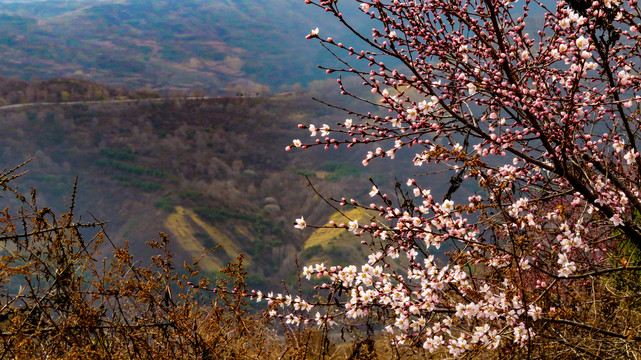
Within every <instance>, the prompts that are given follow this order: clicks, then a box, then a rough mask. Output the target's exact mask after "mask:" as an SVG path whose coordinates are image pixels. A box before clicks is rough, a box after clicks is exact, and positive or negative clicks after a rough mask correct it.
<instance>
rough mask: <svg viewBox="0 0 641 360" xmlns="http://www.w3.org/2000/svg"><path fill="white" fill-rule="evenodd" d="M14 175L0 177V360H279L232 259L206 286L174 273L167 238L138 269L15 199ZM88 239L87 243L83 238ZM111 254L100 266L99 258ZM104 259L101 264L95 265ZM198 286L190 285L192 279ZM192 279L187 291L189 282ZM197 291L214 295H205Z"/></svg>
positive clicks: (100, 238) (99, 231)
mask: <svg viewBox="0 0 641 360" xmlns="http://www.w3.org/2000/svg"><path fill="white" fill-rule="evenodd" d="M18 170H19V167H18V168H14V169H11V170H6V171H2V172H0V186H1V187H2V195H1V196H0V199H2V200H3V202H4V203H5V206H6V205H7V204H12V205H17V206H18V208H17V209H16V210H11V209H10V208H8V207H6V208H5V209H4V210H3V211H2V212H0V240H1V241H2V242H1V244H2V249H1V253H0V291H1V297H0V353H1V355H0V359H172V360H175V359H220V358H229V359H232V358H233V359H257V358H266V359H267V358H275V357H277V356H279V355H280V354H282V353H283V351H284V350H283V349H282V344H281V343H280V341H279V338H278V337H277V336H276V334H275V333H274V332H273V331H271V330H269V329H268V328H267V327H266V326H265V318H264V317H261V316H255V315H253V314H252V313H250V312H249V309H248V307H247V306H246V305H247V304H246V297H245V296H244V294H245V293H246V291H245V282H244V278H245V275H246V272H245V271H244V270H243V266H242V256H239V258H238V261H237V262H233V263H230V264H229V266H228V267H227V268H225V269H223V270H222V271H223V273H224V274H225V275H224V276H222V277H220V279H219V280H218V281H217V282H216V283H213V284H210V282H209V280H207V279H206V278H203V277H202V276H199V275H198V262H199V260H200V259H194V261H193V263H192V264H185V269H184V271H177V270H176V269H175V268H174V264H173V262H172V254H171V252H170V251H169V250H168V241H169V240H168V237H167V236H166V235H164V234H160V237H159V239H158V240H157V241H152V242H149V243H148V245H149V246H150V248H151V249H154V251H157V252H158V255H156V256H153V257H152V258H151V260H150V261H147V263H148V265H143V262H141V261H140V260H137V259H134V257H133V255H132V254H131V253H130V252H129V251H128V249H127V246H126V245H125V246H116V245H115V244H113V243H112V242H111V240H110V239H109V237H108V236H107V235H106V233H105V232H104V231H103V230H104V229H103V223H101V222H98V221H95V222H82V221H80V220H78V219H77V218H76V214H75V213H74V197H75V193H76V190H75V189H74V197H72V199H71V205H70V208H69V210H68V212H67V213H65V214H63V215H61V216H59V217H57V216H56V215H55V214H54V212H53V211H52V210H51V209H49V208H47V207H41V206H39V205H38V203H37V202H36V197H35V190H33V191H32V194H31V195H32V196H31V198H30V199H29V198H26V197H25V196H24V195H23V194H21V193H20V192H19V191H18V190H17V188H16V187H14V186H13V183H14V182H16V178H17V177H19V176H20V175H21V174H19V173H18ZM91 232H93V233H95V235H93V236H92V237H91V238H88V237H86V235H87V234H89V233H91ZM105 249H107V250H109V251H113V256H110V257H109V258H107V257H105V256H103V255H102V254H101V250H103V251H104V250H105ZM103 258H104V259H105V260H104V261H101V260H100V259H103ZM196 278H198V279H200V280H194V279H196ZM191 281H194V282H195V283H192V282H191ZM204 287H207V288H209V289H216V290H219V291H216V292H212V291H206V290H203V288H204Z"/></svg>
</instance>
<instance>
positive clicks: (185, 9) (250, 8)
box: [0, 0, 357, 94]
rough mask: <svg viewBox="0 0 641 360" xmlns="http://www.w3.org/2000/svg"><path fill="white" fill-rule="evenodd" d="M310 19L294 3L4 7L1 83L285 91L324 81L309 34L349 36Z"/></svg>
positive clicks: (161, 0) (319, 52) (227, 0)
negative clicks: (61, 81) (67, 80)
mask: <svg viewBox="0 0 641 360" xmlns="http://www.w3.org/2000/svg"><path fill="white" fill-rule="evenodd" d="M356 9H357V6H354V7H353V9H352V8H351V7H349V8H348V9H346V10H347V11H348V12H354V11H357V10H356ZM312 14H314V9H312V7H310V6H306V5H305V4H304V2H303V1H290V0H270V1H255V0H233V1H232V0H224V1H223V0H218V1H205V0H181V1H169V0H153V1H151V0H147V1H142V0H141V1H116V0H114V1H90V0H86V1H64V2H63V1H29V2H20V3H16V2H0V51H1V52H2V54H3V56H2V58H0V76H5V77H16V78H19V79H24V80H28V79H52V78H61V77H73V78H78V79H85V80H91V81H95V82H99V83H104V84H107V85H111V86H118V87H121V86H126V87H127V88H129V89H138V88H148V89H152V90H161V91H165V92H167V91H172V90H181V91H192V92H199V91H200V92H206V93H213V94H221V93H228V94H235V93H238V92H242V93H251V94H255V93H268V92H270V90H271V91H272V92H280V91H285V90H287V89H291V88H297V87H300V86H301V85H303V86H306V85H307V84H308V83H309V82H310V81H313V80H317V79H321V78H323V74H324V73H323V72H322V71H319V70H318V69H316V65H317V64H320V63H324V64H327V63H329V62H330V61H331V58H330V55H329V54H327V52H326V51H324V50H323V49H322V48H321V47H319V46H316V44H314V42H312V41H307V40H305V39H304V37H305V35H307V34H308V33H309V31H310V29H311V27H312V25H313V26H321V27H323V29H324V30H325V31H328V32H332V33H333V34H334V36H337V35H340V34H344V31H342V30H339V27H338V26H337V25H336V24H334V23H333V21H331V18H327V17H325V18H323V17H321V18H320V19H319V18H318V17H317V16H315V15H312ZM314 18H316V20H313V21H312V20H310V19H314ZM310 22H311V24H310Z"/></svg>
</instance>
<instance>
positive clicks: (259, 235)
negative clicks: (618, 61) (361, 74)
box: [0, 81, 413, 284]
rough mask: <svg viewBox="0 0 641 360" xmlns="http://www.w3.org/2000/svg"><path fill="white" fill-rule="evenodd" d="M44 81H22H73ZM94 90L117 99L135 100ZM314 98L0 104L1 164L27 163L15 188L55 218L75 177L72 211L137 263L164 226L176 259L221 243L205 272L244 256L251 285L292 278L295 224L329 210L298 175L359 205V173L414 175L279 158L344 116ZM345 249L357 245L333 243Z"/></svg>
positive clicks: (348, 157)
mask: <svg viewBox="0 0 641 360" xmlns="http://www.w3.org/2000/svg"><path fill="white" fill-rule="evenodd" d="M0 83H1V82H0ZM53 83H54V84H56V86H55V87H52V86H48V87H47V86H46V84H43V83H30V84H27V85H25V86H27V87H28V88H41V89H49V90H48V91H45V90H43V91H42V93H41V96H43V97H44V98H55V97H56V95H55V93H56V92H62V91H65V92H67V93H73V90H72V89H73V88H74V87H76V86H78V83H77V82H76V81H60V82H53ZM84 86H86V87H89V86H90V84H84ZM92 86H94V87H95V88H96V89H102V90H101V91H102V92H103V93H105V94H111V92H115V93H114V94H117V98H118V99H122V98H136V96H138V95H136V93H129V92H126V91H124V90H119V91H120V92H117V91H116V90H113V89H111V88H104V87H99V86H98V85H95V84H94V85H92ZM318 91H324V90H323V88H322V87H321V88H319V89H318ZM146 95H147V96H152V95H153V94H146ZM312 95H313V94H312V93H301V94H282V95H274V96H269V97H254V98H242V97H220V98H211V99H197V100H187V99H173V100H166V101H155V100H154V101H146V100H144V99H141V100H139V101H137V102H110V101H104V102H102V103H88V104H76V105H65V104H58V105H47V106H37V105H34V106H27V107H24V108H5V109H4V110H0V111H1V112H2V116H1V117H0V123H1V126H2V127H3V129H5V130H3V132H2V135H3V136H2V140H3V142H2V145H0V168H5V169H6V168H11V167H13V166H15V165H16V164H18V163H20V162H22V161H25V160H28V159H33V160H32V161H31V162H30V163H29V164H27V165H26V167H25V168H26V169H27V170H28V173H27V174H26V175H25V176H24V177H23V178H22V179H21V184H23V185H22V188H23V189H24V190H25V192H27V193H28V189H29V187H34V188H37V189H38V194H39V199H40V202H41V204H46V205H47V206H51V207H54V208H56V209H59V211H58V212H60V210H62V209H64V208H65V207H66V206H69V198H70V195H71V193H72V186H73V183H74V179H75V177H76V176H77V177H78V181H79V186H78V196H77V204H76V209H77V214H79V215H82V217H83V218H85V219H88V218H89V217H90V216H95V217H96V218H98V219H100V220H105V221H109V224H108V226H107V230H108V233H109V235H110V237H111V238H112V239H114V241H116V242H117V243H119V244H123V243H124V242H125V241H127V240H128V241H129V244H130V247H131V248H132V251H134V253H137V254H140V255H141V257H144V256H142V255H143V254H144V253H145V251H146V247H145V245H144V243H145V242H146V241H149V240H152V239H154V238H156V236H157V233H158V232H161V231H162V232H166V233H169V234H170V235H171V236H172V239H174V240H175V242H174V249H175V251H176V252H177V253H178V257H179V259H189V258H191V257H192V256H199V255H200V254H201V252H202V251H201V250H202V249H203V248H206V247H207V248H210V247H214V246H216V245H223V246H224V248H223V249H219V250H217V251H216V252H214V254H213V255H212V257H211V258H209V260H207V261H204V262H203V267H204V268H205V270H207V271H208V272H215V270H216V269H217V268H219V267H220V265H221V264H224V263H226V261H228V260H230V259H232V258H234V257H235V256H236V254H237V253H238V252H243V253H245V254H246V255H247V261H248V264H251V266H250V270H251V271H250V273H251V274H252V275H251V280H252V281H253V283H254V284H261V283H265V282H266V281H274V282H278V281H279V280H280V279H282V278H284V277H287V276H291V274H292V272H293V271H294V269H295V266H294V263H295V261H294V260H295V257H296V256H297V255H300V254H301V252H302V251H303V249H304V248H305V247H306V245H305V241H306V237H308V236H310V235H311V234H312V231H311V230H309V231H308V230H306V231H299V230H295V229H294V228H293V225H292V222H293V220H294V219H295V218H297V217H300V216H301V215H304V216H305V218H306V219H308V220H309V221H310V222H315V223H319V224H322V223H325V222H326V221H327V219H328V218H329V217H330V215H332V213H333V212H334V210H333V209H332V208H331V207H329V206H326V205H324V204H323V202H322V201H321V200H320V199H318V198H317V197H315V194H314V193H313V192H312V191H311V189H309V188H308V187H306V179H305V178H304V176H303V174H306V175H308V176H310V177H311V179H312V181H313V182H314V185H315V186H317V187H318V188H319V189H320V190H321V191H322V192H323V193H324V194H327V195H332V196H339V197H340V196H345V197H356V198H357V197H362V198H367V197H368V196H367V194H366V193H367V191H368V188H369V185H368V184H369V183H368V180H367V175H371V176H373V177H374V178H375V179H377V180H380V184H381V185H382V186H383V185H386V186H393V179H394V177H395V173H396V174H398V173H399V172H405V174H407V172H408V171H413V169H409V170H408V169H405V170H403V169H395V168H390V167H389V165H390V163H389V162H385V161H381V162H374V163H373V164H372V165H370V166H369V167H368V168H363V167H362V166H361V165H360V160H361V158H362V156H363V152H362V151H347V152H344V151H333V150H332V151H323V150H321V149H310V150H308V151H302V152H301V151H290V152H286V151H284V148H285V145H287V144H289V143H291V140H292V139H293V138H302V137H303V136H308V134H306V133H305V132H306V131H305V130H300V129H298V128H297V124H299V123H310V122H312V121H313V122H315V123H336V122H338V121H342V120H343V119H344V116H343V114H341V113H336V112H332V111H330V109H329V108H328V107H326V106H324V105H322V104H319V103H316V102H314V101H313V100H311V96H312ZM70 96H71V95H70ZM4 97H6V98H10V97H11V96H10V93H7V94H5V96H4ZM336 100H337V101H338V99H336ZM88 211H90V212H91V215H90V214H89V213H88ZM350 246H356V247H358V246H359V243H358V241H354V242H353V243H352V245H346V246H345V245H341V248H342V249H349V248H350ZM332 251H334V252H335V249H333V250H332V249H330V248H328V249H327V253H328V256H331V253H332ZM346 251H348V250H346ZM303 255H305V254H303ZM301 260H303V261H304V260H305V256H302V258H301ZM307 260H309V259H307ZM181 262H182V261H181ZM283 264H286V265H283Z"/></svg>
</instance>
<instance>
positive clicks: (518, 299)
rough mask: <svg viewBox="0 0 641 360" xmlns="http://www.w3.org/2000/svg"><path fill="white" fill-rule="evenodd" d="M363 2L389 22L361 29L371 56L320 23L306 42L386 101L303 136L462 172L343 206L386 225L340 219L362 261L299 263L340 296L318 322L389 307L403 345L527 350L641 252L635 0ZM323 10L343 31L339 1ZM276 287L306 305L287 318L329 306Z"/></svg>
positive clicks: (640, 43)
mask: <svg viewBox="0 0 641 360" xmlns="http://www.w3.org/2000/svg"><path fill="white" fill-rule="evenodd" d="M310 2H312V3H313V1H310ZM359 2H360V5H359V6H360V9H361V12H362V13H363V14H364V16H365V18H367V19H369V20H371V21H373V22H375V23H376V24H377V25H378V26H377V27H374V28H373V30H372V33H371V34H370V35H365V34H360V33H358V35H359V36H360V38H361V39H363V40H364V41H365V46H363V50H357V49H355V48H353V47H346V46H345V45H343V44H342V43H337V42H335V41H334V40H333V39H332V38H324V37H321V36H320V32H319V30H318V29H314V30H313V31H312V33H311V34H310V35H309V36H308V37H309V38H312V39H316V40H318V41H320V42H321V43H323V45H324V46H326V47H328V48H331V49H332V51H333V52H334V53H335V54H336V55H337V56H339V57H340V56H341V55H342V56H344V58H345V60H343V64H345V66H346V68H343V69H341V68H333V69H330V70H329V71H328V72H329V73H333V72H337V71H343V72H348V73H352V74H356V75H357V76H358V77H359V78H360V79H361V80H362V84H363V86H364V87H365V88H367V89H369V90H370V93H371V96H372V98H371V99H364V98H363V97H361V96H357V95H355V94H351V93H350V92H349V91H348V90H347V89H346V88H345V86H344V85H343V82H342V78H339V80H338V83H339V88H340V90H341V91H342V92H343V93H344V94H348V95H352V96H354V97H357V98H360V99H364V100H365V101H367V102H369V103H370V104H372V105H376V106H377V107H379V108H381V109H383V110H385V111H384V112H383V113H381V114H374V113H370V112H368V113H358V112H351V113H350V116H351V117H350V118H347V119H345V120H341V121H339V122H337V123H336V125H335V126H330V125H328V124H322V125H321V126H320V127H318V126H317V125H314V124H309V125H304V124H301V125H300V127H301V128H306V129H307V130H308V131H309V132H310V135H311V136H312V137H313V138H315V139H314V141H311V142H304V141H301V140H300V139H296V140H294V141H293V146H294V147H300V148H310V147H315V146H321V147H324V148H325V149H329V148H330V147H333V148H337V147H340V146H347V147H353V146H357V145H364V146H366V147H367V150H366V155H365V158H364V160H363V165H367V164H369V163H370V162H371V161H373V160H375V159H377V158H388V159H394V158H395V155H396V154H397V153H398V152H400V151H405V152H410V153H412V154H413V160H412V161H413V164H414V165H415V166H416V167H417V169H419V167H421V168H420V169H424V170H425V171H426V172H432V171H433V172H436V173H439V174H440V173H448V174H451V178H450V181H449V184H450V186H449V188H448V189H447V191H445V190H443V189H434V188H430V186H429V184H430V181H429V179H430V177H429V176H428V177H425V178H422V177H421V178H420V180H421V181H418V180H416V179H409V180H408V181H407V183H406V184H405V185H404V186H405V187H404V188H402V185H398V186H397V188H396V189H395V192H394V194H395V196H396V197H397V199H398V200H399V201H397V202H393V201H391V200H390V199H391V198H392V196H389V195H388V194H386V193H385V192H384V190H383V189H382V188H381V187H379V186H377V185H374V186H373V187H372V188H371V190H370V191H369V196H370V198H371V199H374V201H378V203H372V204H370V205H367V204H360V203H359V202H357V201H355V200H353V201H350V202H346V201H343V202H341V203H340V205H341V206H352V207H359V208H363V209H368V210H370V211H376V212H378V218H379V219H380V220H379V221H373V222H371V223H368V224H360V223H359V222H358V220H357V219H348V220H346V221H347V222H348V224H341V225H336V224H330V225H329V226H330V227H331V226H334V227H338V228H345V229H347V230H349V231H351V232H353V233H354V234H355V235H356V236H357V237H360V238H361V239H362V240H361V241H362V243H363V244H364V245H365V246H369V247H370V249H371V252H372V253H371V255H370V257H369V261H367V262H366V263H364V264H362V265H360V266H357V265H350V266H345V267H340V266H330V267H326V266H325V265H324V264H317V265H309V266H306V267H305V268H304V270H303V276H304V277H306V278H307V279H308V280H309V279H311V278H312V277H315V278H318V279H319V280H317V281H323V283H322V285H319V286H318V289H319V290H320V291H325V292H327V293H329V294H330V295H331V296H330V298H331V299H332V301H333V302H332V301H330V302H328V303H327V304H324V305H330V304H333V305H334V306H333V307H332V306H324V307H322V310H319V311H318V312H316V315H315V317H314V318H313V319H314V320H315V322H316V323H317V324H319V325H322V326H327V325H328V324H341V323H343V321H344V320H358V319H368V318H371V317H373V314H375V313H381V312H383V313H384V314H386V315H384V316H382V317H381V316H379V317H378V319H379V320H380V321H381V322H382V323H383V325H384V326H385V329H387V331H388V332H390V333H391V334H393V335H394V336H395V339H396V340H395V341H396V343H397V344H403V343H406V342H411V343H414V344H416V343H420V344H421V345H422V347H423V348H424V349H426V350H427V351H430V352H432V351H437V350H438V349H447V351H448V352H449V353H450V355H451V356H453V357H459V356H462V355H463V354H464V353H466V352H469V351H477V350H478V349H479V347H481V348H485V349H496V348H497V347H505V348H509V347H511V346H513V345H514V344H516V345H517V347H522V348H527V347H528V346H531V345H532V344H533V343H534V342H535V341H536V339H537V337H538V334H539V333H542V332H545V331H548V329H549V328H548V327H546V326H547V325H546V324H549V322H553V321H565V324H568V323H572V324H574V323H577V320H576V319H572V320H566V319H560V317H562V316H563V314H569V313H572V314H575V316H576V314H577V312H580V311H581V310H582V306H583V303H572V301H571V300H569V299H574V298H577V297H579V296H578V295H577V292H578V291H580V289H581V287H577V286H573V285H577V284H586V283H585V281H586V280H585V279H586V278H590V279H593V280H592V281H594V282H597V283H598V281H599V278H598V276H596V275H599V274H608V273H611V272H615V271H619V270H621V269H620V268H617V267H616V262H615V264H614V265H613V262H612V257H613V256H614V255H612V254H615V253H616V252H617V251H620V249H621V246H620V245H621V244H624V243H626V242H628V241H629V242H630V243H631V244H632V246H634V247H635V248H637V249H641V228H640V227H639V226H637V225H636V221H637V220H636V219H637V217H638V215H639V214H641V198H640V196H639V186H640V181H641V179H640V178H639V174H638V170H639V167H641V158H640V157H639V154H640V150H639V148H638V144H640V143H641V139H637V137H639V132H638V129H639V127H641V117H640V116H639V111H641V107H640V105H639V101H640V100H641V79H640V78H639V75H638V74H639V73H640V69H639V66H640V65H639V64H637V61H635V60H634V59H638V57H639V56H640V55H641V33H640V32H639V30H638V27H637V25H636V23H638V21H639V17H640V15H639V14H637V13H636V12H635V11H633V10H631V9H636V1H633V0H629V1H618V0H606V1H595V2H592V3H590V2H585V8H583V7H581V6H578V5H577V4H579V3H581V2H576V1H572V2H567V3H566V2H565V1H563V0H561V1H558V2H556V8H548V7H546V6H545V5H543V4H539V3H536V4H535V3H534V2H526V3H525V4H524V5H518V6H522V8H521V9H519V10H517V5H515V3H513V2H510V1H491V2H488V1H469V2H466V3H465V4H464V5H461V4H460V3H459V2H456V1H447V0H439V1H430V2H414V1H404V0H394V1H383V0H380V1H378V0H377V1H373V2H369V1H359ZM581 4H582V3H581ZM316 5H318V6H320V7H322V8H324V9H325V10H326V11H327V12H330V13H333V14H334V15H336V16H337V17H338V18H339V19H340V20H341V21H342V22H343V23H344V24H346V25H348V26H349V23H348V22H347V20H346V19H344V18H343V17H342V13H341V12H340V10H339V8H338V6H339V3H338V2H335V1H330V0H327V1H320V2H318V3H316ZM533 7H538V8H537V9H536V11H534V9H532V8H533ZM530 12H531V13H533V14H537V13H544V15H542V17H541V18H536V17H535V16H534V15H530ZM418 19H420V21H419V20H418ZM445 19H449V20H448V21H445ZM533 24H539V25H537V28H536V29H534V28H533ZM541 24H542V25H541ZM350 29H352V30H353V29H354V28H353V27H350ZM353 31H356V30H353ZM389 59H393V60H394V61H388V60H389ZM363 64H364V65H365V66H363ZM387 64H394V65H387ZM399 64H400V65H399ZM372 99H373V100H372ZM319 132H320V138H319V137H317V135H318V133H319ZM291 148H292V145H290V146H288V147H287V149H288V150H290V149H291ZM417 149H418V150H417ZM435 169H436V170H435ZM423 179H426V180H425V181H424V182H425V184H427V185H428V186H422V184H421V182H422V180H423ZM437 191H440V193H437ZM441 198H442V199H443V200H442V201H439V199H441ZM394 203H398V205H396V206H394V205H392V204H394ZM295 226H296V227H297V228H299V229H304V228H305V227H306V222H305V220H304V219H303V218H302V217H301V218H299V219H297V220H296V225H295ZM366 238H367V239H371V240H364V239H366ZM625 264H628V263H627V261H626V262H625ZM598 284H600V285H603V284H607V282H605V283H598ZM603 286H606V287H607V285H603ZM337 294H344V295H342V296H339V295H337ZM268 298H269V301H271V302H272V303H273V304H277V305H281V306H289V307H293V310H294V312H295V313H296V314H299V315H292V314H291V313H290V314H288V315H285V316H287V317H288V318H287V321H290V322H294V321H295V322H300V321H304V320H303V319H304V318H305V317H304V315H302V313H301V312H300V311H299V310H300V309H304V310H309V309H310V307H314V308H316V305H319V304H315V305H309V304H307V303H303V302H302V300H300V299H298V300H297V299H291V298H289V299H288V298H287V297H286V296H285V297H284V296H282V295H276V296H273V295H270V296H268ZM301 304H305V306H303V305H301ZM570 309H571V310H570ZM297 311H298V312H297ZM590 311H591V310H590ZM586 313H587V312H586ZM273 314H274V315H276V316H282V315H278V314H277V313H275V312H274V313H273ZM296 316H298V317H296ZM294 319H298V320H294ZM310 319H311V317H310ZM559 319H560V320H559ZM586 321H587V320H586ZM597 325H598V324H597ZM595 326H596V325H595ZM588 328H592V327H591V325H590V326H588V325H587V324H581V323H579V325H577V327H576V329H588ZM600 333H601V334H605V333H608V334H611V333H612V332H611V331H608V332H603V331H602V332H600ZM546 336H547V337H548V338H549V337H550V336H553V335H550V334H548V335H546ZM621 336H623V335H621ZM563 341H566V340H563ZM559 343H560V344H563V342H559ZM603 346H606V345H603ZM608 346H609V345H608ZM475 349H476V350H475ZM528 351H531V348H530V350H528Z"/></svg>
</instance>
